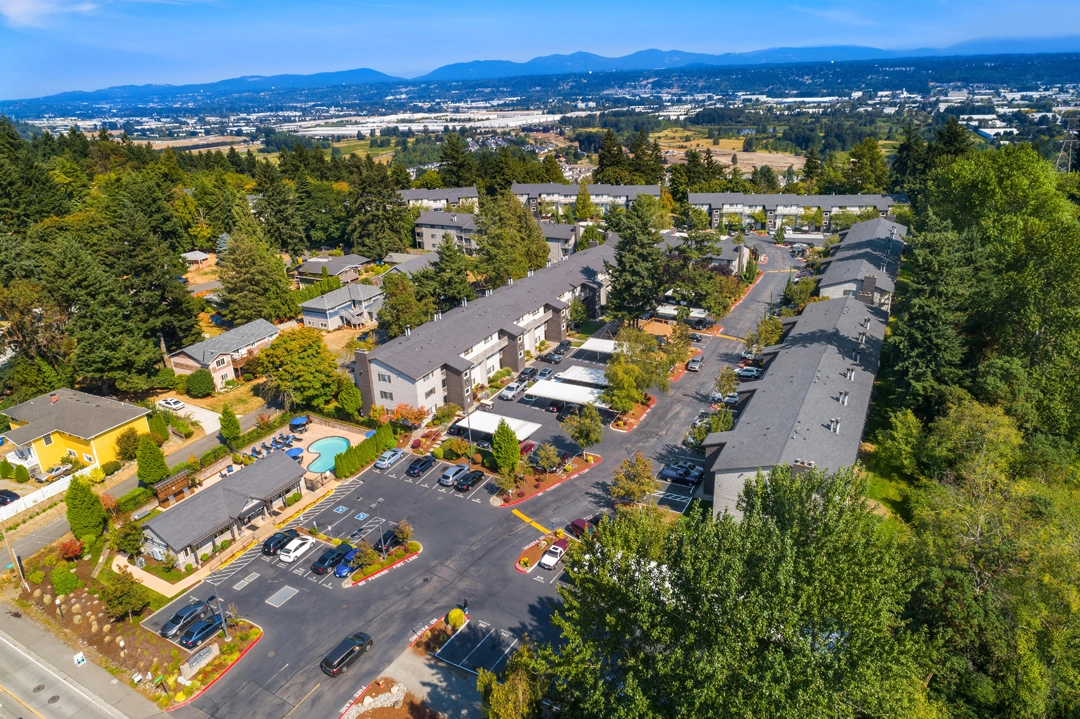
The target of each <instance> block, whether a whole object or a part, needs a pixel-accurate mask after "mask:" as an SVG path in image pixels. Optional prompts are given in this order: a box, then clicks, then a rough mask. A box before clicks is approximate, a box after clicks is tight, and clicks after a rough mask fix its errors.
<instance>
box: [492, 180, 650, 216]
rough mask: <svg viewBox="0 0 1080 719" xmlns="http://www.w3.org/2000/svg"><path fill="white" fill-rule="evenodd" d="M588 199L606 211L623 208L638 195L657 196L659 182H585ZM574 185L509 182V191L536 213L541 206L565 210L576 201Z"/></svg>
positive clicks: (576, 193)
mask: <svg viewBox="0 0 1080 719" xmlns="http://www.w3.org/2000/svg"><path fill="white" fill-rule="evenodd" d="M585 187H586V189H588V191H589V197H590V198H591V199H592V203H593V204H594V205H596V206H597V207H599V208H600V210H601V211H603V212H607V211H608V210H609V209H610V208H612V207H621V208H623V209H627V208H629V207H630V203H631V202H633V201H634V200H636V199H637V197H638V195H652V196H653V197H656V198H659V197H660V185H586V186H585ZM579 189H580V187H579V186H578V185H561V184H559V183H557V182H546V183H541V184H531V185H530V184H520V183H517V182H515V183H514V184H513V185H511V186H510V192H512V193H513V194H514V195H515V196H516V197H517V198H518V199H519V200H521V202H522V204H524V205H525V206H526V207H528V208H529V210H530V211H531V212H532V213H533V214H534V215H539V214H540V210H541V208H542V207H550V208H552V209H555V210H558V211H559V212H563V211H565V210H566V209H567V208H569V207H570V206H571V205H573V204H574V203H575V202H577V196H578V190H579Z"/></svg>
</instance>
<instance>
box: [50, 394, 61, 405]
mask: <svg viewBox="0 0 1080 719" xmlns="http://www.w3.org/2000/svg"><path fill="white" fill-rule="evenodd" d="M58 399H60V397H59V396H57V394H56V393H55V392H54V393H52V394H50V395H49V404H56V400H58Z"/></svg>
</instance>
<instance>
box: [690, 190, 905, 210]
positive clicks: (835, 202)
mask: <svg viewBox="0 0 1080 719" xmlns="http://www.w3.org/2000/svg"><path fill="white" fill-rule="evenodd" d="M689 202H690V205H691V206H695V207H696V206H698V205H708V206H710V207H712V208H714V209H719V208H720V206H722V205H747V206H749V207H764V208H765V209H766V210H775V209H776V207H777V206H778V205H799V206H801V207H823V208H833V207H868V206H870V205H873V206H874V207H875V208H877V209H878V210H879V211H882V212H884V211H886V210H888V209H889V208H890V207H892V206H893V204H894V203H895V200H893V198H892V197H890V196H889V195H785V194H776V195H769V194H755V193H746V192H691V193H690V196H689Z"/></svg>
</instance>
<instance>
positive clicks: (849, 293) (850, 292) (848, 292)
mask: <svg viewBox="0 0 1080 719" xmlns="http://www.w3.org/2000/svg"><path fill="white" fill-rule="evenodd" d="M854 296H855V290H844V297H854Z"/></svg>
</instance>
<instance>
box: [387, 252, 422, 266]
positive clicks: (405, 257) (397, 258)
mask: <svg viewBox="0 0 1080 719" xmlns="http://www.w3.org/2000/svg"><path fill="white" fill-rule="evenodd" d="M414 257H416V255H413V254H410V253H408V252H387V253H386V257H384V258H383V263H384V264H387V265H400V264H401V263H402V262H408V261H409V260H411V259H412V258H414Z"/></svg>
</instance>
